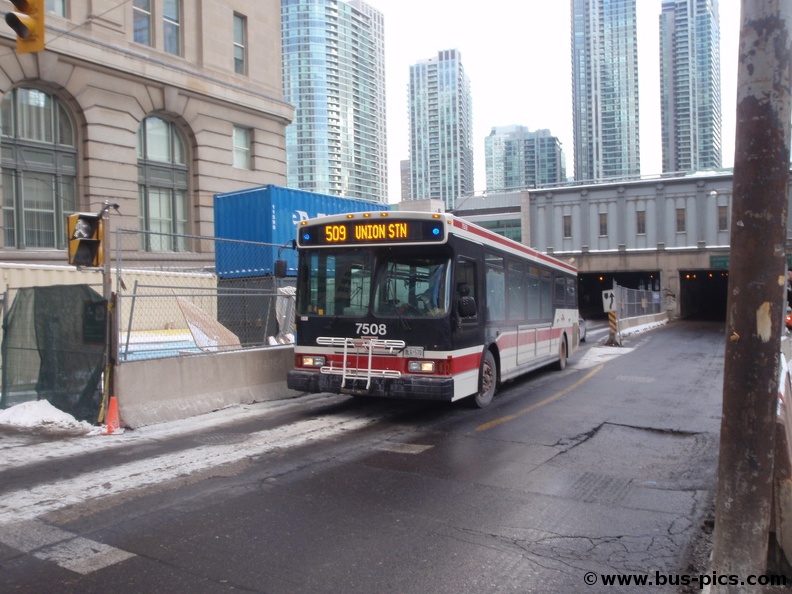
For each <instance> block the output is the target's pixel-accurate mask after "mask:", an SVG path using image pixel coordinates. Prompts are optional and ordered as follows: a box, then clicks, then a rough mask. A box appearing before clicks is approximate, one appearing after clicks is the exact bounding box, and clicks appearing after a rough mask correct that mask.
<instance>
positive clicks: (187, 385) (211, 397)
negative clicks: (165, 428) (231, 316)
mask: <svg viewBox="0 0 792 594" xmlns="http://www.w3.org/2000/svg"><path fill="white" fill-rule="evenodd" d="M293 365H294V347H293V346H292V345H284V346H277V347H270V348H265V349H249V350H243V351H233V352H228V353H207V354H201V355H191V356H186V357H170V358H165V359H148V360H145V361H127V362H124V363H122V364H121V365H118V366H117V367H116V382H115V390H116V394H115V396H116V397H117V400H118V414H119V417H120V424H121V426H122V427H128V428H132V429H134V428H137V427H143V426H145V425H153V424H155V423H162V422H165V421H176V420H180V419H186V418H189V417H193V416H196V415H200V414H204V413H207V412H211V411H213V410H218V409H221V408H225V407H227V406H231V405H233V404H249V403H252V402H262V401H265V400H279V399H283V398H293V397H295V396H298V395H299V394H300V392H296V391H294V390H289V389H288V388H287V387H286V372H287V371H288V370H289V369H291V368H292V366H293Z"/></svg>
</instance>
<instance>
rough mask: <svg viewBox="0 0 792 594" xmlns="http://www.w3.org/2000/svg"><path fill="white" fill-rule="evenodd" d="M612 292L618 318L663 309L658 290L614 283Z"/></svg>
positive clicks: (631, 316)
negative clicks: (628, 286)
mask: <svg viewBox="0 0 792 594" xmlns="http://www.w3.org/2000/svg"><path fill="white" fill-rule="evenodd" d="M613 292H614V295H615V298H616V299H615V301H616V305H617V308H616V314H617V317H618V319H620V320H622V319H625V318H636V317H638V316H645V315H650V314H656V313H661V312H663V311H665V307H664V306H663V303H662V300H661V298H660V291H648V290H643V289H628V288H626V287H621V286H619V285H617V284H615V283H614V285H613Z"/></svg>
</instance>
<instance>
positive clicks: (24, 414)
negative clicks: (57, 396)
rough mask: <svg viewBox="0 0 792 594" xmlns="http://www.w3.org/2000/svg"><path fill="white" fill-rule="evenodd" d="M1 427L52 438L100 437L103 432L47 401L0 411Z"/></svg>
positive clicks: (22, 404)
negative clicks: (60, 436)
mask: <svg viewBox="0 0 792 594" xmlns="http://www.w3.org/2000/svg"><path fill="white" fill-rule="evenodd" d="M0 427H7V428H12V429H17V430H27V432H30V433H35V434H39V435H52V436H58V435H62V436H76V435H94V434H95V435H98V434H100V433H101V432H102V427H95V426H93V425H91V424H90V423H87V422H85V421H78V420H77V419H75V418H74V417H73V416H71V415H70V414H68V413H65V412H63V411H62V410H59V409H57V408H55V407H54V406H52V405H51V404H50V403H49V402H47V401H46V400H38V401H35V402H22V403H21V404H16V405H14V406H12V407H10V408H7V409H5V410H0Z"/></svg>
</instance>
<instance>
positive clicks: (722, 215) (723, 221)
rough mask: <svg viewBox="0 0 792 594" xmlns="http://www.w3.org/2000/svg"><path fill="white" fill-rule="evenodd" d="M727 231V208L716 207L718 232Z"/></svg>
mask: <svg viewBox="0 0 792 594" xmlns="http://www.w3.org/2000/svg"><path fill="white" fill-rule="evenodd" d="M728 230H729V208H728V207H727V206H719V207H718V231H728Z"/></svg>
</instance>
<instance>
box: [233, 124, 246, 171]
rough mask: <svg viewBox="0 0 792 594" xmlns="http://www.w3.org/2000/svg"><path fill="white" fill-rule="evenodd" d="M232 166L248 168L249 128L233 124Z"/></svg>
mask: <svg viewBox="0 0 792 594" xmlns="http://www.w3.org/2000/svg"><path fill="white" fill-rule="evenodd" d="M234 167H236V168H237V169H250V130H249V129H248V128H242V127H240V126H234Z"/></svg>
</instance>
